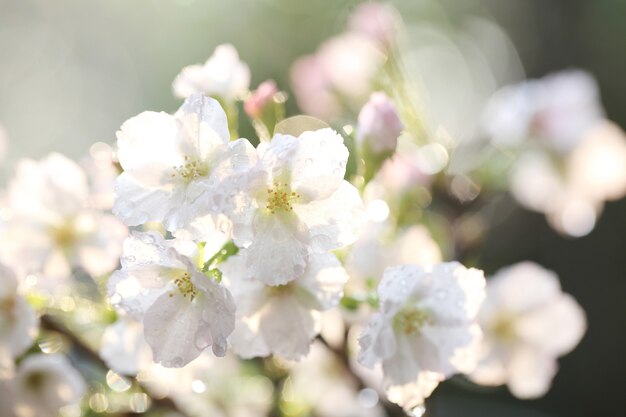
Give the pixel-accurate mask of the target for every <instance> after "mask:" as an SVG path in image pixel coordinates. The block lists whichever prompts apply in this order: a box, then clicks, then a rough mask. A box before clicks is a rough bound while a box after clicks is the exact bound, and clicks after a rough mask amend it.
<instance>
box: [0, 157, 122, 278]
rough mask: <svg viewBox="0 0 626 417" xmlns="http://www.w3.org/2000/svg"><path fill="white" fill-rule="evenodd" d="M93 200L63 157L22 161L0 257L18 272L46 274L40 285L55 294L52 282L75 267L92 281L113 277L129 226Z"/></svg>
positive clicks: (11, 185) (81, 178)
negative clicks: (103, 277) (86, 274)
mask: <svg viewBox="0 0 626 417" xmlns="http://www.w3.org/2000/svg"><path fill="white" fill-rule="evenodd" d="M89 199H90V190H89V187H88V183H87V178H86V176H85V173H84V171H83V170H82V169H81V168H80V167H79V166H78V165H77V164H76V163H75V162H73V161H71V160H70V159H68V158H66V157H65V156H63V155H60V154H56V153H53V154H50V155H49V156H47V157H45V158H44V159H42V160H41V161H33V160H29V159H25V160H22V161H20V162H19V164H18V167H17V172H16V175H15V176H14V178H13V179H12V180H11V181H10V183H9V190H8V209H9V219H8V221H7V222H6V224H5V227H4V229H2V230H0V236H1V237H2V240H3V244H2V245H1V246H0V257H1V258H2V259H3V260H4V262H5V263H7V264H8V265H11V266H12V267H13V268H14V269H15V270H16V271H18V272H20V273H23V274H28V273H34V274H42V275H43V277H42V278H41V279H40V280H39V282H38V284H37V285H38V286H40V287H41V288H47V289H52V290H53V289H54V288H53V287H54V285H53V281H54V278H65V277H68V276H69V275H70V274H71V268H72V267H82V268H84V269H85V270H86V271H87V272H88V273H89V274H90V275H92V276H101V275H104V274H107V273H109V272H111V271H112V270H113V269H114V268H115V267H116V266H117V264H118V260H119V255H120V253H121V243H122V240H123V239H124V237H125V236H126V234H127V231H126V227H124V225H123V224H121V223H120V222H119V221H118V220H117V219H116V218H115V217H114V216H112V215H109V214H105V213H103V212H101V211H100V210H97V209H95V208H94V207H93V206H91V205H90V200H89ZM47 279H49V280H50V282H47Z"/></svg>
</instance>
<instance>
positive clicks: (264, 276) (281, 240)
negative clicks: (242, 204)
mask: <svg viewBox="0 0 626 417" xmlns="http://www.w3.org/2000/svg"><path fill="white" fill-rule="evenodd" d="M254 228H255V232H256V233H255V239H254V241H253V242H252V244H251V245H250V246H249V247H248V248H246V249H243V250H242V253H243V254H245V257H246V265H247V266H248V270H249V272H248V275H249V276H253V277H255V278H257V279H260V280H261V281H262V282H263V283H265V284H267V285H282V284H286V283H287V282H289V281H292V280H294V279H295V278H297V277H299V276H300V275H302V274H303V273H304V270H305V268H306V265H307V262H308V259H309V252H308V248H307V245H308V243H309V234H308V231H307V230H306V228H305V227H304V226H303V225H302V224H301V223H300V222H299V220H298V219H297V218H296V217H295V216H292V215H289V214H283V213H275V214H269V215H268V214H265V213H262V212H257V215H256V216H255V219H254Z"/></svg>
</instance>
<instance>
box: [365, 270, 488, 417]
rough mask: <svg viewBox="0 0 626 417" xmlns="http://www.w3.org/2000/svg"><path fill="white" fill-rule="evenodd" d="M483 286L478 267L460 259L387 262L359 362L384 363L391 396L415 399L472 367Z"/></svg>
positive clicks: (407, 400)
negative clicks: (390, 264) (428, 262)
mask: <svg viewBox="0 0 626 417" xmlns="http://www.w3.org/2000/svg"><path fill="white" fill-rule="evenodd" d="M484 287H485V278H484V276H483V273H482V271H479V270H476V269H473V268H470V269H467V268H465V267H464V266H463V265H461V264H459V263H458V262H449V263H442V264H438V265H435V266H432V267H421V266H418V265H402V266H396V267H389V268H387V269H386V270H385V273H384V275H383V279H382V281H381V283H380V285H379V287H378V294H379V298H380V312H379V313H377V314H375V315H374V316H373V317H372V318H371V319H370V321H369V322H368V324H367V327H366V328H365V329H364V331H363V333H362V335H361V337H360V338H359V344H360V345H361V351H360V353H359V362H360V363H361V364H363V365H364V366H367V367H373V366H374V365H375V364H377V363H382V368H383V372H384V375H385V386H386V388H387V391H388V393H389V395H390V396H391V398H392V399H393V400H394V401H396V402H398V404H400V405H402V406H405V407H408V406H415V405H418V404H419V403H421V402H422V401H423V399H424V398H425V397H427V396H428V395H430V393H431V392H432V390H433V389H434V387H435V386H436V382H437V381H439V380H443V379H445V378H447V377H449V376H451V375H453V374H455V373H457V372H468V371H471V370H472V369H473V366H474V365H475V357H474V356H475V355H474V350H475V348H476V343H477V342H478V340H479V337H480V329H479V327H478V325H477V324H476V322H475V317H476V314H477V311H478V308H479V307H480V303H481V302H482V300H483V298H484V296H485V290H484Z"/></svg>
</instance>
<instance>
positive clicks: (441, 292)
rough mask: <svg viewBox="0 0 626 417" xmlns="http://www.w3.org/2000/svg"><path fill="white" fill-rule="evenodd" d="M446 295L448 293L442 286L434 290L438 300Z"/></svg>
mask: <svg viewBox="0 0 626 417" xmlns="http://www.w3.org/2000/svg"><path fill="white" fill-rule="evenodd" d="M446 295H448V293H447V292H446V290H444V289H443V288H440V289H438V290H437V291H435V296H436V297H437V298H439V299H440V300H443V299H444V298H446Z"/></svg>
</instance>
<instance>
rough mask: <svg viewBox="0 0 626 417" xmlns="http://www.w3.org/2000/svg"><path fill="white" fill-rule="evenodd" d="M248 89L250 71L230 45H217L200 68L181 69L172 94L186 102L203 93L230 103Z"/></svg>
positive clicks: (173, 85) (193, 66)
mask: <svg viewBox="0 0 626 417" xmlns="http://www.w3.org/2000/svg"><path fill="white" fill-rule="evenodd" d="M249 87H250V68H249V67H248V65H246V64H245V63H244V62H242V61H241V60H240V59H239V54H238V53H237V50H236V49H235V47H234V46H232V45H230V44H223V45H219V46H218V47H217V48H215V51H214V52H213V55H211V56H210V57H209V59H208V60H207V61H206V62H205V63H204V65H200V64H197V65H190V66H188V67H185V68H183V69H182V71H181V72H180V74H178V75H177V76H176V79H175V80H174V82H173V84H172V88H173V90H174V94H175V95H176V96H177V97H179V98H187V97H189V96H191V95H192V94H194V93H203V94H207V95H209V96H213V97H216V98H219V99H222V100H224V101H225V102H233V101H234V100H237V99H240V98H243V96H244V95H245V94H246V93H247V92H248V88H249Z"/></svg>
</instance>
